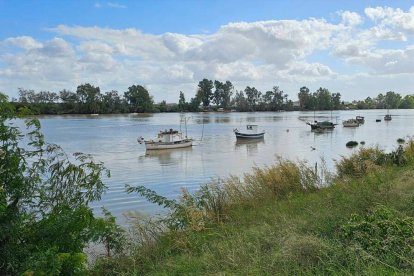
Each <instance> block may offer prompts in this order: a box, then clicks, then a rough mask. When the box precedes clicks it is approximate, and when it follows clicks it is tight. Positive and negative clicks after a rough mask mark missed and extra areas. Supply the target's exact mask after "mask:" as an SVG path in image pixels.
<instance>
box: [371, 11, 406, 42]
mask: <svg viewBox="0 0 414 276" xmlns="http://www.w3.org/2000/svg"><path fill="white" fill-rule="evenodd" d="M365 14H366V15H367V16H368V18H370V19H371V20H373V21H375V22H377V23H378V24H381V25H383V26H389V27H393V28H396V29H400V30H402V31H404V32H407V33H408V34H410V35H413V34H414V6H412V7H411V8H410V9H409V10H408V12H404V11H403V10H401V9H399V8H390V7H375V8H371V7H369V8H366V9H365Z"/></svg>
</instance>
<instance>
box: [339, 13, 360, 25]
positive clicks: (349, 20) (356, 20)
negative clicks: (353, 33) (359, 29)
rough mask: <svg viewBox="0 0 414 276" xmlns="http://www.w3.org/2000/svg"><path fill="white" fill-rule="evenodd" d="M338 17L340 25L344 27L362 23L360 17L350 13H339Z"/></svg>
mask: <svg viewBox="0 0 414 276" xmlns="http://www.w3.org/2000/svg"><path fill="white" fill-rule="evenodd" d="M339 15H340V16H341V18H342V21H341V23H342V24H344V25H346V26H352V27H353V26H357V25H360V24H362V23H363V19H362V17H361V16H360V15H359V14H358V13H356V12H351V11H340V12H339Z"/></svg>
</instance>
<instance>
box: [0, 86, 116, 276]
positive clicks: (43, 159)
mask: <svg viewBox="0 0 414 276" xmlns="http://www.w3.org/2000/svg"><path fill="white" fill-rule="evenodd" d="M90 108H93V107H90ZM27 113H28V110H25V109H22V110H20V112H19V114H16V112H15V110H14V107H13V106H12V105H11V104H9V103H8V99H7V97H6V96H4V95H3V94H1V93H0V275H21V274H23V273H25V274H27V275H59V274H64V275H79V274H85V273H86V264H87V262H86V261H87V257H86V255H85V254H84V253H83V249H84V248H85V247H86V246H87V244H88V243H90V242H103V243H104V244H105V245H106V248H107V251H108V255H109V252H111V251H116V250H117V249H119V245H120V244H121V243H122V240H123V231H122V230H121V229H120V228H119V227H117V226H116V224H115V221H114V218H113V217H112V216H111V215H110V214H109V213H108V212H105V214H104V215H105V216H104V218H95V217H94V215H93V213H92V210H91V208H90V207H89V203H90V202H92V201H96V200H99V199H100V198H101V195H102V193H103V192H104V191H105V189H106V187H105V185H104V183H103V182H102V180H101V178H102V176H108V177H109V171H108V170H106V169H105V167H104V166H103V164H102V163H100V162H95V161H94V160H93V159H92V157H91V156H89V155H86V154H82V153H76V154H74V155H73V156H70V157H69V156H68V155H66V153H65V152H63V150H62V149H61V148H60V147H59V146H57V145H54V144H47V143H46V142H45V141H44V137H43V134H42V133H41V131H40V123H39V121H38V120H36V119H31V118H27V117H25V118H26V119H25V120H24V126H25V128H19V127H17V126H15V119H16V118H18V115H25V114H27Z"/></svg>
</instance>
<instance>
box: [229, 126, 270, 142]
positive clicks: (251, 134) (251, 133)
mask: <svg viewBox="0 0 414 276" xmlns="http://www.w3.org/2000/svg"><path fill="white" fill-rule="evenodd" d="M257 129H258V125H246V130H245V131H243V132H241V131H239V130H238V129H237V128H236V129H234V130H233V131H234V134H236V138H237V139H261V138H263V137H264V134H265V131H264V130H262V131H261V132H259V131H258V130H257Z"/></svg>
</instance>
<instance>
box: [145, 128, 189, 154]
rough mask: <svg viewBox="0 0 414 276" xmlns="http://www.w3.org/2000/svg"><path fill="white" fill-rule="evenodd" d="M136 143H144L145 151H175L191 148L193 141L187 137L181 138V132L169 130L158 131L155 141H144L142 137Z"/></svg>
mask: <svg viewBox="0 0 414 276" xmlns="http://www.w3.org/2000/svg"><path fill="white" fill-rule="evenodd" d="M138 143H139V144H142V143H144V144H145V148H146V149H147V150H163V149H177V148H186V147H191V146H192V145H193V139H191V138H187V136H186V137H183V135H182V133H181V132H179V131H177V130H173V129H172V128H171V129H170V130H164V131H160V132H159V133H158V135H157V138H155V139H150V140H145V139H144V138H143V137H139V138H138Z"/></svg>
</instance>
